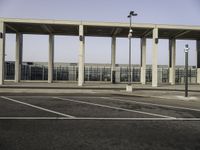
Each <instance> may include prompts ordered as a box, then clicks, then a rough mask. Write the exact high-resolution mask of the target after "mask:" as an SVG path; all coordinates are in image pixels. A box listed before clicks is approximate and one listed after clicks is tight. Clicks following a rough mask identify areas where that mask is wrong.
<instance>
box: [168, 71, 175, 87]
mask: <svg viewBox="0 0 200 150" xmlns="http://www.w3.org/2000/svg"><path fill="white" fill-rule="evenodd" d="M169 83H170V84H171V85H175V70H173V68H169Z"/></svg>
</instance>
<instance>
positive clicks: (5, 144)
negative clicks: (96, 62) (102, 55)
mask: <svg viewBox="0 0 200 150" xmlns="http://www.w3.org/2000/svg"><path fill="white" fill-rule="evenodd" d="M198 104H199V103H197V102H196V101H179V100H169V99H168V100H166V99H159V98H147V97H146V98H145V97H136V96H118V95H103V94H102V95H95V94H76V95H68V96H63V95H55V96H54V95H47V96H29V95H26V96H25V95H24V96H22V95H21V96H1V97H0V108H1V109H0V135H1V136H0V149H3V150H12V149H20V150H21V149H37V150H38V149H43V150H44V149H48V150H51V149H52V150H53V149H73V150H75V149H77V150H80V149H81V150H86V149H95V150H96V149H97V150H104V149H105V150H111V149H112V150H113V149H115V150H124V149H126V150H132V149H139V150H143V149H156V150H158V149H162V150H163V149H170V150H171V149H172V150H173V149H180V150H184V149H194V150H196V149H200V105H198Z"/></svg>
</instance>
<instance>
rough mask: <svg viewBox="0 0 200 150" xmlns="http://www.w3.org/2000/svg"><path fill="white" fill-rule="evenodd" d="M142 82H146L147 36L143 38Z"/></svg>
mask: <svg viewBox="0 0 200 150" xmlns="http://www.w3.org/2000/svg"><path fill="white" fill-rule="evenodd" d="M140 82H141V83H142V84H146V38H141V73H140Z"/></svg>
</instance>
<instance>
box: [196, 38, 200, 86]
mask: <svg viewBox="0 0 200 150" xmlns="http://www.w3.org/2000/svg"><path fill="white" fill-rule="evenodd" d="M196 45H197V48H196V49H197V83H198V84H200V40H197V42H196Z"/></svg>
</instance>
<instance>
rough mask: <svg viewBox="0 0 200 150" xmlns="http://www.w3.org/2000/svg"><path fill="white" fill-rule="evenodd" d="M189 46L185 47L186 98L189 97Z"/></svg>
mask: <svg viewBox="0 0 200 150" xmlns="http://www.w3.org/2000/svg"><path fill="white" fill-rule="evenodd" d="M189 49H190V48H189V46H188V44H186V45H185V48H184V51H185V97H188V51H189Z"/></svg>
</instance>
